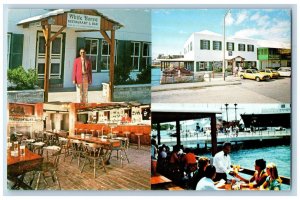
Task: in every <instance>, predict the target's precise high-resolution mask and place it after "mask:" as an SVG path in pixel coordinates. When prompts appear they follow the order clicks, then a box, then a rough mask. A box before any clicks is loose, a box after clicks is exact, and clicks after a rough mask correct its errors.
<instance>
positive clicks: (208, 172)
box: [204, 165, 216, 180]
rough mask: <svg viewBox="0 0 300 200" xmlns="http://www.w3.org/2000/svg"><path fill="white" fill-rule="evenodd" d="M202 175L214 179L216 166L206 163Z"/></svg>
mask: <svg viewBox="0 0 300 200" xmlns="http://www.w3.org/2000/svg"><path fill="white" fill-rule="evenodd" d="M204 176H205V177H206V178H210V179H212V180H213V179H215V177H216V168H215V166H213V165H208V166H207V167H206V169H205V171H204Z"/></svg>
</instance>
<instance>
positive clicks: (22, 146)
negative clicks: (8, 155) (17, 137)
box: [20, 143, 25, 156]
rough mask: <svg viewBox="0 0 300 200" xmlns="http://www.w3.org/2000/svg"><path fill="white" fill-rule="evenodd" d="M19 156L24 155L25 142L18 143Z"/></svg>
mask: <svg viewBox="0 0 300 200" xmlns="http://www.w3.org/2000/svg"><path fill="white" fill-rule="evenodd" d="M20 156H25V143H21V145H20Z"/></svg>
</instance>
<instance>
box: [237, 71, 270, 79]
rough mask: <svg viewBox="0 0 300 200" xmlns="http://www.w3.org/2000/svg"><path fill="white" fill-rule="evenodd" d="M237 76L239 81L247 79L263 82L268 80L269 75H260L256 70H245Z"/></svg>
mask: <svg viewBox="0 0 300 200" xmlns="http://www.w3.org/2000/svg"><path fill="white" fill-rule="evenodd" d="M238 75H239V77H240V78H241V79H244V78H247V79H253V80H256V81H263V80H269V79H270V76H269V75H265V74H260V73H259V72H258V71H257V70H256V69H246V70H244V71H240V72H239V73H238Z"/></svg>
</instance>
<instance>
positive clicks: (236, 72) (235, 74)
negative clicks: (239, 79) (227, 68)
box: [234, 66, 239, 77]
mask: <svg viewBox="0 0 300 200" xmlns="http://www.w3.org/2000/svg"><path fill="white" fill-rule="evenodd" d="M238 72H239V68H238V66H235V67H234V76H235V77H236V76H237V75H238Z"/></svg>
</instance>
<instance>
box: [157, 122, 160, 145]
mask: <svg viewBox="0 0 300 200" xmlns="http://www.w3.org/2000/svg"><path fill="white" fill-rule="evenodd" d="M157 144H158V145H160V123H157Z"/></svg>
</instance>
